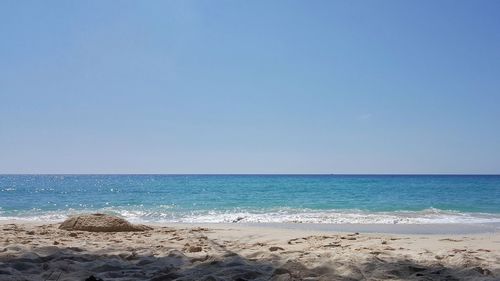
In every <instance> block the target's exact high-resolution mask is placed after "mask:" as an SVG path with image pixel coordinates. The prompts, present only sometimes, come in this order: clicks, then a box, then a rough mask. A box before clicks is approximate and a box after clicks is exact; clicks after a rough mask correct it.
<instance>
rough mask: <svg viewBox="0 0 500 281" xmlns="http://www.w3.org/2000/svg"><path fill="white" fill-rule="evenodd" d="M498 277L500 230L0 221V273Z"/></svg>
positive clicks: (4, 276) (23, 276)
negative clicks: (97, 226)
mask: <svg viewBox="0 0 500 281" xmlns="http://www.w3.org/2000/svg"><path fill="white" fill-rule="evenodd" d="M90 275H94V276H96V277H98V278H102V279H103V280H174V279H175V280H387V279H391V280H500V234H499V233H494V234H474V235H447V236H443V235H385V234H384V235H383V234H355V233H334V232H318V231H305V230H285V229H276V228H268V227H266V228H258V227H245V226H238V225H234V227H233V226H213V225H212V226H210V227H209V228H200V227H189V226H175V227H161V226H155V227H154V228H153V229H152V230H148V231H144V232H119V233H91V232H83V231H66V230H61V229H58V225H57V224H52V225H35V224H28V223H17V224H9V223H3V224H1V225H0V280H2V281H7V280H15V281H20V280H82V281H83V280H85V279H86V278H88V277H89V276H90Z"/></svg>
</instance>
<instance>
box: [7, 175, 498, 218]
mask: <svg viewBox="0 0 500 281" xmlns="http://www.w3.org/2000/svg"><path fill="white" fill-rule="evenodd" d="M95 211H99V212H106V213H114V214H118V215H121V216H123V217H126V218H128V219H129V220H132V221H136V222H137V221H142V222H152V221H154V222H212V223H213V222H236V221H238V222H314V223H391V224H392V223H484V222H500V176H454V175H453V176H434V175H433V176H424V175H418V176H403V175H397V176H396V175H395V176H390V175H376V176H375V175H0V220H2V219H3V220H5V219H25V220H53V221H58V220H62V219H64V218H66V217H67V216H68V215H71V214H75V213H81V212H95Z"/></svg>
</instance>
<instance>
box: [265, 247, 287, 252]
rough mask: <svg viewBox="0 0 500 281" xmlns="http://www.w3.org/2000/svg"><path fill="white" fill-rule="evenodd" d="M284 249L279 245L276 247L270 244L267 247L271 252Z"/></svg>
mask: <svg viewBox="0 0 500 281" xmlns="http://www.w3.org/2000/svg"><path fill="white" fill-rule="evenodd" d="M283 250H285V249H283V248H281V247H277V246H272V247H270V248H269V251H271V252H276V251H283Z"/></svg>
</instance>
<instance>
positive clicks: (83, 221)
mask: <svg viewBox="0 0 500 281" xmlns="http://www.w3.org/2000/svg"><path fill="white" fill-rule="evenodd" d="M59 228H60V229H65V230H81V231H92V232H119V231H144V230H149V229H151V228H150V227H149V226H145V225H134V224H131V223H129V222H128V221H126V220H124V219H122V218H119V217H116V216H111V215H105V214H88V215H79V216H74V217H71V218H69V219H67V220H65V221H64V222H63V223H62V224H61V225H60V226H59Z"/></svg>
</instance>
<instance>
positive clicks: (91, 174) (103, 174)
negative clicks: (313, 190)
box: [0, 173, 500, 176]
mask: <svg viewBox="0 0 500 281" xmlns="http://www.w3.org/2000/svg"><path fill="white" fill-rule="evenodd" d="M0 176H500V174H494V173H0Z"/></svg>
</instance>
